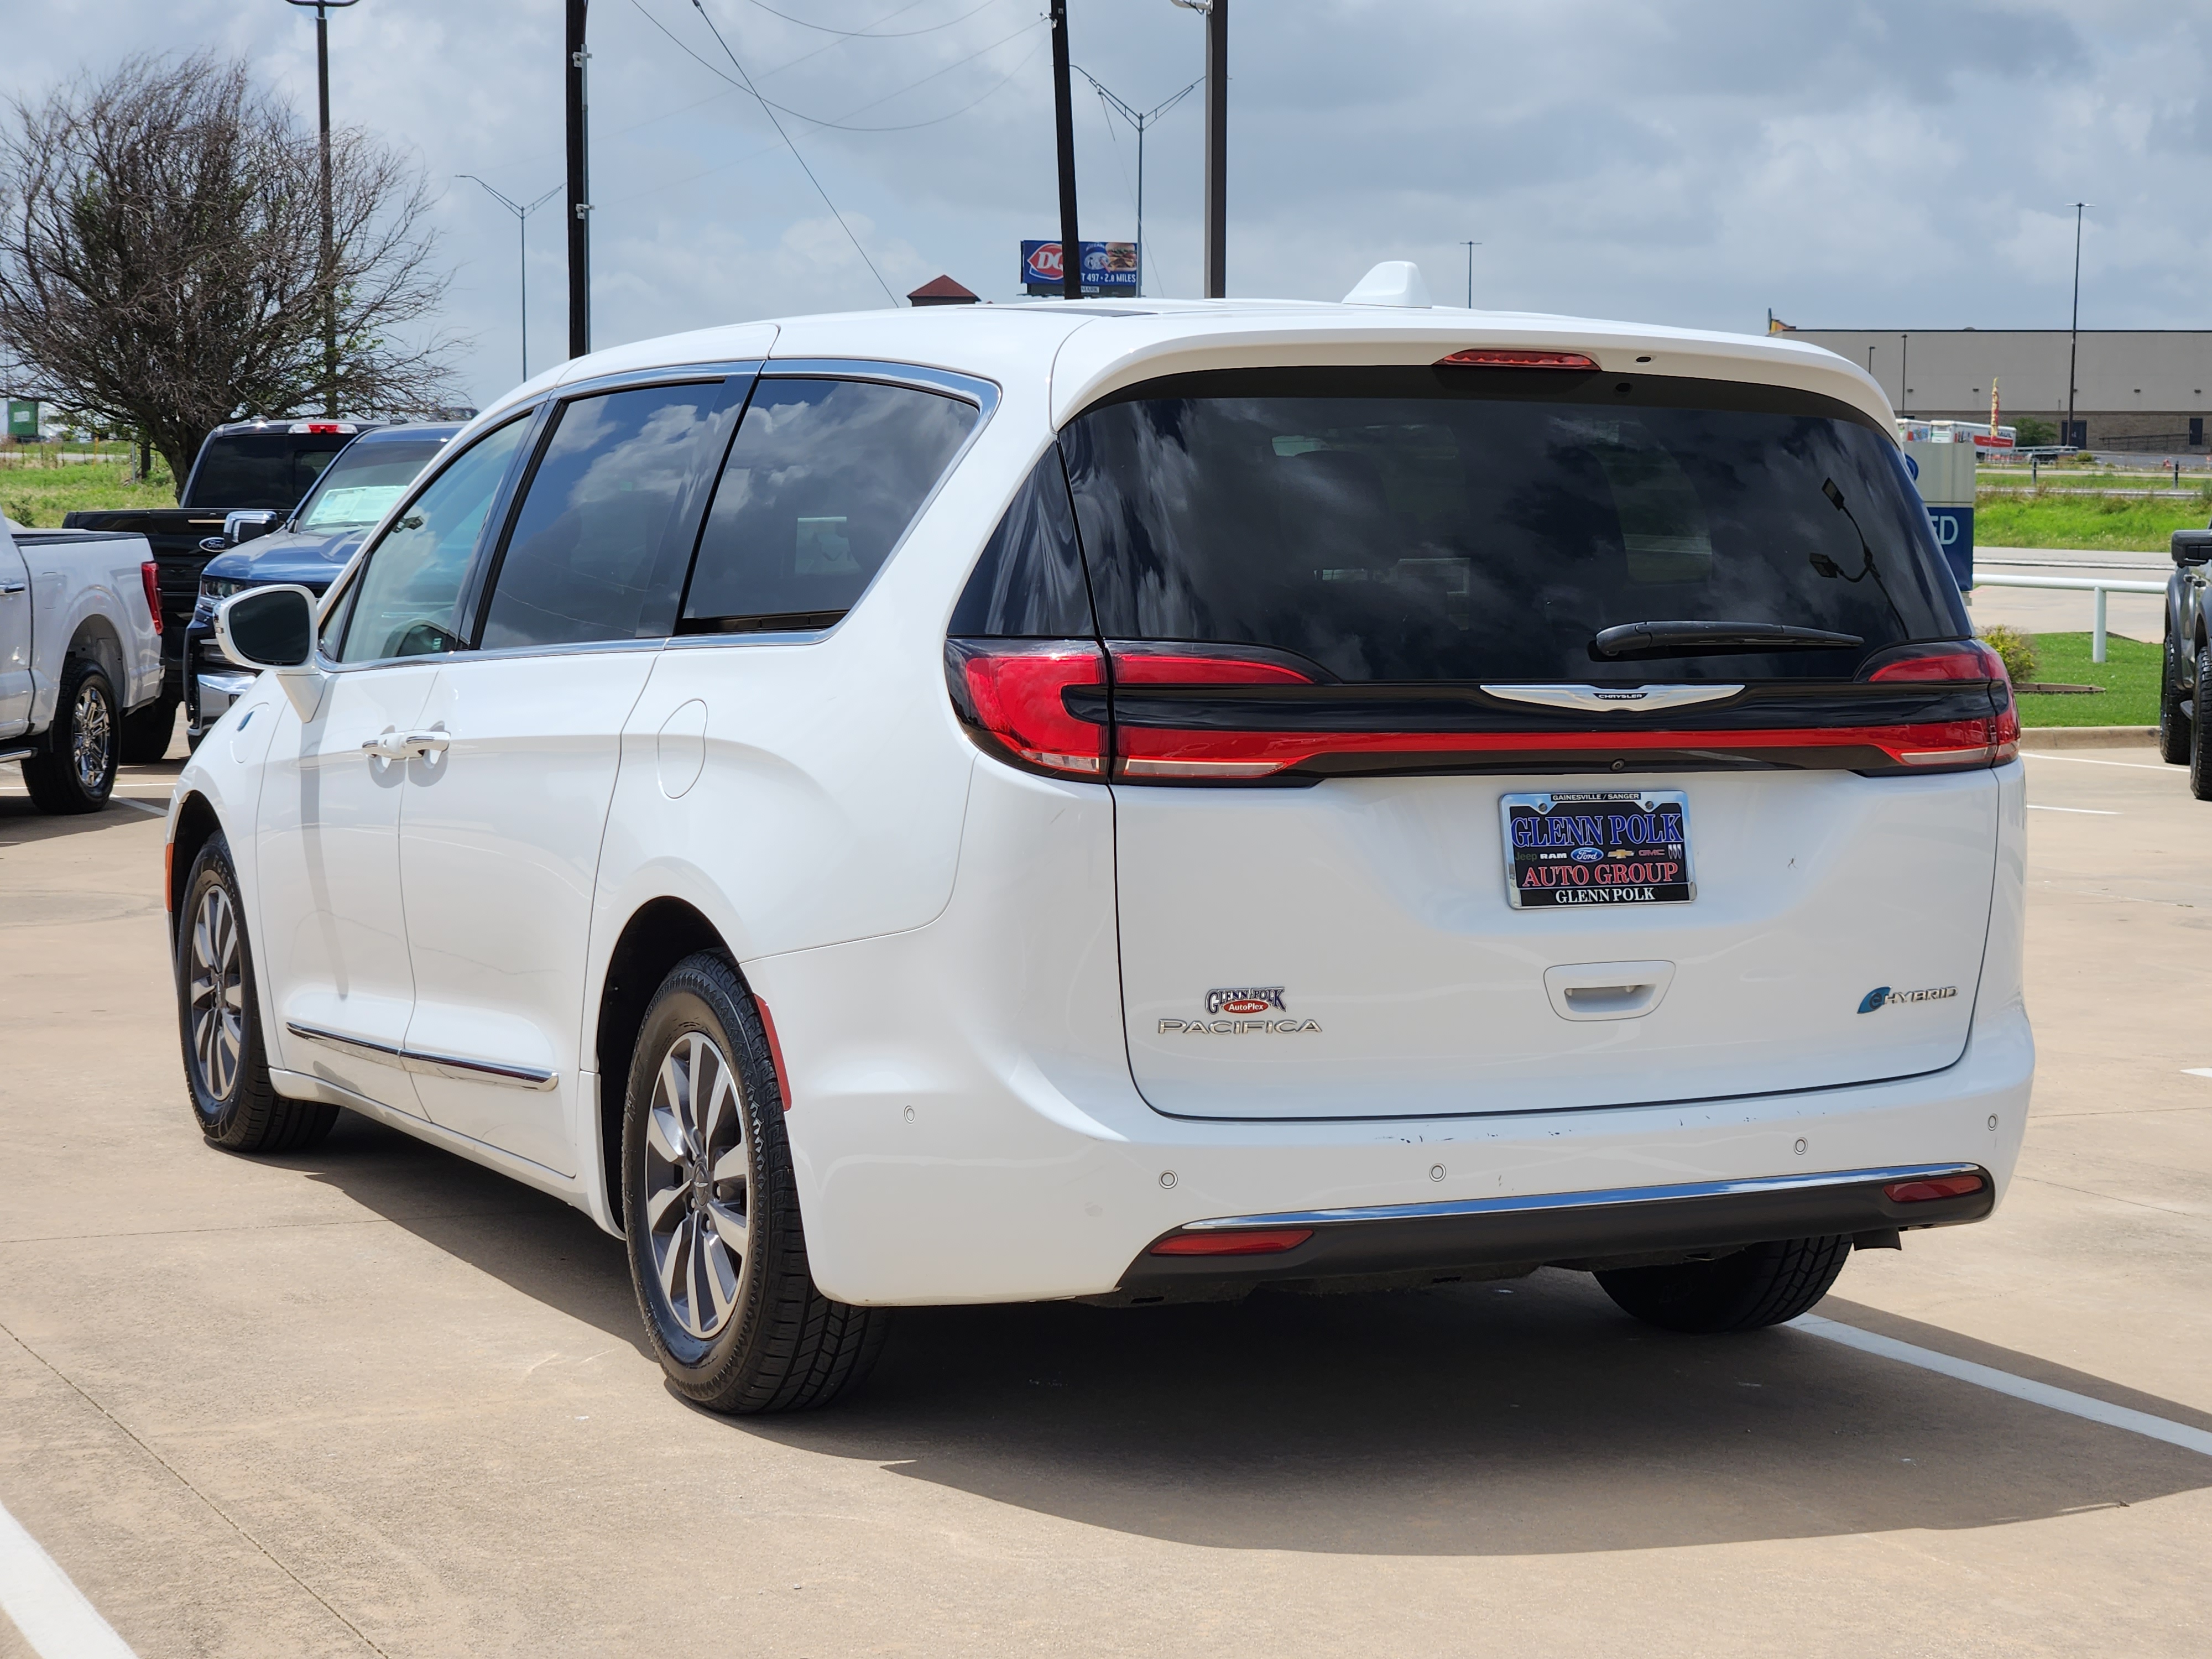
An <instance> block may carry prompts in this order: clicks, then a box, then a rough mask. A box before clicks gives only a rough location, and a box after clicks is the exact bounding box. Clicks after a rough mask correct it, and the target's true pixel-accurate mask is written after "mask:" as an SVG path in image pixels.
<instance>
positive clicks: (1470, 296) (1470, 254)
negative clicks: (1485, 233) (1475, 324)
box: [1460, 242, 1482, 311]
mask: <svg viewBox="0 0 2212 1659" xmlns="http://www.w3.org/2000/svg"><path fill="white" fill-rule="evenodd" d="M1460 246H1462V247H1463V248H1465V249H1466V250H1467V308H1468V310H1469V311H1472V310H1474V251H1475V249H1477V248H1479V247H1480V246H1482V244H1481V243H1480V242H1462V243H1461V244H1460Z"/></svg>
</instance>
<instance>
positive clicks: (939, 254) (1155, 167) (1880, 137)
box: [0, 0, 2212, 402]
mask: <svg viewBox="0 0 2212 1659" xmlns="http://www.w3.org/2000/svg"><path fill="white" fill-rule="evenodd" d="M703 5H704V8H705V10H704V13H703V14H702V11H701V10H700V9H699V3H698V0H592V31H591V33H592V51H593V53H594V58H593V62H592V198H593V201H594V203H595V204H596V206H597V208H598V212H597V214H596V216H595V221H594V225H593V252H592V260H593V268H594V280H593V295H594V298H593V304H594V340H595V343H599V344H611V343H616V342H617V341H622V340H628V339H635V338H639V337H646V336H650V335H653V334H659V333H665V332H670V331H675V330H678V329H685V328H694V327H699V326H702V325H707V324H709V323H714V322H722V321H732V320H738V319H747V318H755V317H769V316H776V315H780V314H783V313H791V312H799V311H820V310H829V309H842V308H846V307H860V306H869V305H881V304H884V303H886V302H887V301H886V300H885V289H886V288H888V289H889V290H890V292H891V293H893V294H899V295H903V294H904V293H905V292H906V291H907V290H908V289H912V288H914V287H915V286H917V285H918V284H919V283H922V282H924V281H926V280H927V279H928V278H930V277H932V276H936V275H938V274H939V272H940V271H942V272H949V273H950V274H951V275H952V276H956V277H957V278H958V279H959V280H961V281H962V282H963V283H967V284H968V285H969V287H970V288H973V289H975V290H977V291H978V292H979V293H981V294H982V295H984V296H985V297H986V298H990V299H1010V298H1013V297H1015V296H1016V295H1018V293H1019V291H1020V290H1019V283H1018V243H1019V242H1020V240H1021V239H1022V238H1023V237H1024V236H1051V235H1054V234H1056V232H1057V228H1058V227H1057V224H1056V216H1057V206H1056V200H1055V196H1054V173H1053V155H1052V120H1051V111H1052V76H1051V58H1050V52H1049V49H1048V40H1047V36H1046V32H1045V28H1044V27H1043V24H1042V21H1041V17H1042V3H1041V0H703ZM1234 5H1235V9H1234V11H1233V13H1232V19H1233V27H1232V29H1231V64H1232V70H1233V75H1232V82H1231V161H1230V213H1229V236H1230V247H1229V283H1230V292H1231V293H1232V294H1237V295H1288V296H1292V297H1297V298H1334V297H1336V296H1338V295H1341V294H1342V293H1343V292H1344V291H1345V289H1347V288H1348V287H1350V286H1351V285H1352V283H1353V282H1354V281H1356V280H1357V279H1358V276H1359V274H1360V273H1361V272H1362V271H1363V270H1365V269H1366V267H1367V266H1368V265H1370V264H1372V263H1373V262H1374V261H1376V260H1377V259H1383V258H1412V259H1416V260H1418V261H1419V262H1420V264H1421V265H1422V267H1423V269H1424V270H1425V271H1426V273H1427V275H1428V277H1429V281H1430V284H1431V288H1432V289H1433V290H1434V291H1435V293H1436V295H1437V298H1438V299H1439V300H1440V301H1443V300H1452V301H1457V300H1458V299H1461V298H1462V297H1464V289H1465V283H1466V277H1467V264H1466V262H1467V252H1466V250H1465V249H1464V248H1463V246H1462V243H1463V242H1465V241H1467V240H1470V239H1471V240H1477V241H1479V242H1480V244H1481V246H1479V247H1478V248H1476V249H1475V250H1474V296H1475V301H1476V303H1477V304H1479V305H1494V306H1498V307H1506V308H1512V309H1528V310H1539V311H1563V312H1582V313H1600V314H1606V315H1616V316H1624V317H1632V318H1638V319H1650V320H1656V321H1663V322H1670V323H1680V324H1687V325H1699V326H1708V327H1720V328H1737V329H1745V330H1750V331H1757V330H1758V329H1759V328H1760V327H1762V326H1763V325H1764V323H1765V315H1766V312H1767V309H1768V308H1769V307H1771V308H1772V309H1773V310H1774V311H1775V312H1776V313H1778V314H1779V315H1780V316H1782V317H1784V318H1785V319H1788V320H1790V322H1792V323H1796V324H1798V325H1802V326H1807V327H1814V326H1834V327H1854V326H1865V327H1872V326H1880V327H1887V328H1921V329H1926V328H1943V327H1957V326H1960V325H1966V324H1973V325H1978V326H1982V327H1997V326H2013V327H2042V326H2057V327H2063V326H2064V325H2065V323H2066V320H2067V305H2068V297H2069V282H2070V279H2071V276H2072V257H2073V229H2074V222H2073V213H2072V210H2071V209H2070V207H2069V205H2068V204H2070V203H2072V202H2075V201H2076V200H2081V199H2086V200H2088V201H2090V202H2093V203H2094V204H2096V205H2095V206H2093V208H2091V209H2090V210H2089V211H2088V214H2087V233H2086V237H2085V241H2084V247H2083V252H2082V301H2081V303H2082V314H2081V320H2082V324H2083V325H2084V326H2087V327H2106V328H2110V327H2192V328H2194V327H2204V326H2207V325H2212V306H2208V304H2207V303H2206V287H2207V284H2208V283H2212V230H2208V224H2207V216H2206V214H2205V212H2204V211H2203V204H2204V198H2205V196H2206V191H2207V185H2208V182H2212V173H2208V165H2207V164H2208V162H2212V94H2208V93H2207V92H2206V90H2205V88H2208V87H2212V63H2209V62H2208V58H2212V9H2205V10H2200V9H2198V8H2197V7H2195V6H2191V5H2174V4H2172V3H2158V4H2148V3H2146V4H2118V3H2099V0H2065V3H2042V0H2017V3H1994V0H1993V3H1986V4H1969V3H1956V4H1954V3H1947V0H1912V3H1905V0H1858V3H1853V0H1832V3H1825V4H1822V5H1820V6H1813V5H1807V4H1787V5H1774V4H1771V3H1765V4H1760V3H1750V0H1705V3H1695V4H1683V3H1680V0H1671V3H1669V0H1547V3H1545V4H1543V5H1540V6H1530V5H1528V4H1525V3H1511V4H1508V3H1497V0H1234ZM771 6H772V7H773V9H771ZM6 9H7V12H8V14H9V15H8V20H7V40H8V45H9V51H8V52H7V53H6V55H5V62H4V64H0V91H4V92H8V93H11V94H14V95H15V96H18V97H26V96H27V97H38V96H42V95H43V94H45V92H46V90H47V89H48V88H50V87H51V86H52V85H53V84H54V83H55V82H57V81H59V80H62V79H65V78H67V77H68V76H72V75H75V74H77V73H80V72H84V71H90V72H92V73H95V74H97V73H99V72H100V71H102V70H106V69H107V68H109V67H111V66H112V64H114V63H115V62H116V61H117V59H118V58H119V57H120V56H121V55H122V54H123V53H124V52H126V51H130V50H152V51H159V52H190V51H194V50H209V51H213V52H218V53H221V54H224V55H228V56H236V57H240V58H245V59H246V60H248V61H249V62H250V63H252V64H253V66H254V67H255V69H256V70H257V71H258V73H260V74H261V75H263V76H266V77H267V78H268V80H269V81H270V82H271V83H273V84H274V85H275V86H276V87H277V88H280V89H282V90H283V92H285V93H286V94H289V96H290V97H291V98H292V99H293V100H294V101H295V104H296V106H297V107H298V108H299V110H300V112H301V117H302V119H303V120H305V121H307V122H308V123H312V122H313V117H314V52H313V36H314V31H313V22H312V16H313V14H312V12H303V11H301V10H298V9H295V8H294V7H292V6H289V5H287V4H285V3H283V0H40V3H39V4H37V5H35V6H33V5H31V4H29V3H27V0H6ZM1069 10H1070V12H1071V14H1072V21H1071V25H1070V39H1071V40H1072V42H1073V53H1074V58H1075V61H1076V62H1077V63H1078V64H1080V65H1081V66H1082V67H1083V68H1084V69H1086V70H1089V71H1091V74H1093V75H1095V76H1097V78H1098V79H1099V80H1100V81H1102V82H1104V83H1105V84H1106V85H1107V86H1109V87H1110V88H1112V89H1113V90H1114V91H1115V93H1116V94H1119V95H1120V96H1121V98H1123V99H1124V100H1127V102H1128V103H1130V104H1131V105H1133V106H1136V107H1138V108H1139V109H1146V108H1150V107H1152V106H1154V105H1157V104H1158V103H1160V102H1162V101H1163V100H1166V99H1168V98H1170V97H1171V96H1173V95H1174V94H1176V92H1177V91H1178V90H1179V89H1180V88H1182V87H1183V86H1184V85H1185V84H1186V83H1187V82H1190V81H1191V80H1192V79H1194V77H1196V76H1198V75H1199V74H1200V71H1201V70H1202V69H1203V66H1204V25H1203V22H1202V21H1201V20H1200V18H1199V17H1198V16H1197V15H1195V14H1194V13H1191V12H1188V11H1185V10H1181V9H1176V7H1174V6H1172V5H1171V4H1170V3H1169V0H1069ZM561 15H562V11H561V6H560V4H559V3H558V0H361V3H360V4H358V5H356V6H355V7H354V8H352V9H350V10H348V11H345V12H342V13H336V14H333V18H332V22H331V36H332V69H331V78H332V102H333V106H334V118H335V119H336V120H337V121H338V122H339V123H341V124H356V125H362V126H365V127H368V128H369V129H371V130H373V131H375V132H376V133H378V134H380V136H382V137H385V138H386V139H387V140H389V141H390V142H392V143H395V144H398V145H401V146H404V147H405V148H406V149H408V150H409V151H410V152H411V153H412V154H413V155H414V156H415V157H416V158H417V160H418V161H419V162H420V164H421V166H422V169H423V171H424V172H425V173H426V174H427V175H428V177H429V178H430V179H431V180H432V181H433V182H434V184H435V186H436V187H437V188H438V189H439V190H440V191H441V192H442V194H441V200H440V203H439V205H438V208H437V211H436V222H437V224H438V227H439V231H440V235H441V252H442V256H443V257H444V258H446V259H447V260H448V261H449V262H450V264H451V265H452V268H453V270H454V272H455V278H454V282H453V289H452V292H451V303H450V314H449V316H448V317H447V322H448V323H449V324H450V325H452V326H453V327H455V328H457V329H459V331H463V332H464V333H466V334H468V335H470V336H471V337H473V345H472V347H471V349H469V350H468V351H467V352H466V353H465V356H463V358H462V360H461V365H460V367H461V369H462V374H463V380H464V382H465V385H466V386H467V387H468V389H469V391H470V392H471V395H472V397H473V398H474V400H476V401H478V402H483V401H489V398H491V397H492V396H493V395H495V393H496V392H499V391H501V390H502V389H503V388H505V387H506V386H509V385H511V384H513V381H514V380H516V379H518V378H519V377H520V368H521V355H520V354H521V345H522V342H521V338H520V330H519V328H518V318H517V307H516V296H517V288H518V280H517V279H518V271H517V250H516V237H515V226H514V221H513V219H512V218H511V217H510V216H508V214H507V212H506V210H503V209H501V208H500V207H498V206H497V205H496V204H495V203H493V202H492V201H491V200H490V199H489V197H486V196H485V195H484V194H483V192H482V191H479V190H478V189H477V186H476V185H472V184H470V183H467V182H465V181H462V180H459V179H456V178H455V176H454V175H456V174H459V173H480V174H482V175H483V177H484V178H486V179H489V180H490V181H491V182H492V183H493V184H494V185H497V186H498V187H499V188H500V189H501V190H503V191H506V192H507V194H508V195H510V196H513V197H520V198H522V199H525V200H527V199H529V198H530V197H535V196H537V195H538V194H539V193H540V192H541V191H545V190H547V189H550V188H552V187H554V186H556V185H559V184H560V182H561V179H562V125H561V121H562V102H561V100H562V83H561ZM710 19H711V21H712V22H713V23H714V26H715V27H719V28H720V31H721V34H722V37H723V39H724V40H726V42H727V43H728V46H729V48H730V49H731V51H732V52H734V54H735V55H736V58H737V59H738V62H740V63H741V64H743V65H744V70H745V71H747V72H748V73H749V74H750V76H751V77H752V79H753V81H754V82H755V84H756V85H757V87H758V88H759V91H760V93H761V94H763V96H764V97H766V98H768V99H769V100H773V101H774V102H775V103H777V104H779V105H781V106H785V108H786V109H787V111H790V112H795V113H787V114H784V115H783V116H782V117H781V118H782V120H783V124H784V127H785V130H786V131H787V132H788V134H789V135H790V137H791V138H792V140H793V141H794V142H795V143H796V145H797V148H798V150H799V155H801V156H803V157H804V158H805V163H806V165H807V166H808V167H811V170H812V173H813V175H814V177H815V179H817V180H818V181H819V185H820V190H819V191H817V188H816V186H815V185H813V184H811V183H810V182H809V181H808V178H807V175H806V173H805V172H804V171H802V169H801V167H800V166H799V162H798V161H795V160H794V159H793V154H792V151H791V149H789V148H787V145H786V143H785V142H784V141H783V139H781V138H780V137H778V135H777V133H776V131H775V128H774V127H773V126H772V125H770V124H769V119H768V118H767V116H766V114H765V112H763V109H762V107H761V106H760V105H759V103H757V101H756V100H754V99H753V98H752V97H750V95H748V94H746V93H745V92H744V91H743V90H741V89H739V88H738V87H737V86H735V85H733V84H732V82H733V80H734V79H735V78H736V73H735V71H734V70H732V67H731V61H730V58H727V57H726V56H725V55H724V52H723V50H722V48H721V47H720V46H717V44H716V42H715V39H714V34H713V33H711V32H710V31H709V29H708V20H710ZM801 19H803V20H805V21H797V20H801ZM1077 86H1078V88H1079V92H1078V102H1077V143H1078V149H1079V173H1080V188H1081V192H1082V228H1083V233H1084V234H1085V236H1087V237H1113V238H1127V237H1129V236H1131V235H1133V234H1134V232H1135V191H1134V186H1135V181H1136V159H1137V158H1136V143H1135V135H1134V134H1133V132H1132V131H1130V130H1129V129H1128V128H1127V126H1126V125H1121V123H1119V122H1118V121H1111V120H1109V118H1108V117H1107V116H1106V114H1105V112H1104V111H1103V108H1102V106H1101V104H1100V101H1099V100H1098V99H1097V96H1096V95H1094V94H1092V93H1091V91H1090V90H1089V88H1088V87H1087V86H1086V85H1085V83H1084V82H1082V81H1081V80H1080V79H1079V80H1078V82H1077ZM1199 161H1200V100H1199V97H1198V95H1196V94H1194V95H1193V96H1191V97H1190V98H1188V99H1187V100H1185V101H1184V102H1183V103H1182V104H1181V105H1180V106H1177V107H1176V109H1174V110H1173V111H1171V112H1169V113H1168V114H1166V115H1164V116H1163V117H1162V118H1160V119H1159V121H1158V125H1157V126H1156V127H1154V128H1153V129H1152V131H1151V133H1150V135H1149V137H1147V140H1146V149H1145V217H1146V241H1147V242H1148V244H1149V245H1150V246H1149V258H1148V265H1149V271H1148V281H1149V282H1150V283H1152V285H1153V289H1154V291H1157V292H1162V293H1166V294H1172V295H1192V294H1195V293H1196V292H1197V289H1198V284H1199V280H1200V266H1199V251H1200V244H1199V238H1200V224H1199V213H1198V208H1199V189H1200V178H1199ZM823 192H826V195H827V198H828V200H829V201H830V202H834V203H835V204H836V210H837V211H838V212H839V213H841V214H842V218H843V226H842V228H841V226H840V223H839V222H838V219H837V218H836V216H833V215H832V212H831V210H830V209H829V207H828V206H827V205H825V202H824V194H823ZM559 206H560V204H559V202H558V200H557V198H556V200H555V201H554V202H552V203H550V204H548V206H547V207H545V208H544V209H543V210H540V212H539V213H538V215H537V216H535V217H533V218H532V220H531V221H530V222H529V225H528V229H527V238H528V259H527V271H528V281H529V298H530V304H531V312H530V330H529V333H530V338H529V347H530V355H531V361H532V365H533V367H535V368H544V367H545V366H546V365H547V364H548V363H550V362H551V361H552V359H553V357H554V356H556V354H559V353H560V352H562V350H564V349H565V340H566V334H567V327H566V319H565V312H564V309H563V307H564V306H565V303H566V278H565V265H564V263H563V260H564V254H563V249H562V227H561V222H560V220H559V217H558V210H559ZM848 231H849V235H848ZM855 241H857V242H858V244H859V246H860V249H862V250H865V252H866V261H867V262H872V264H873V267H874V270H873V271H871V270H870V268H869V263H866V262H864V261H863V258H861V255H860V253H859V252H856V251H855V247H854V243H855ZM878 273H879V276H880V281H879V280H878Z"/></svg>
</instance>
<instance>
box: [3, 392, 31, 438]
mask: <svg viewBox="0 0 2212 1659" xmlns="http://www.w3.org/2000/svg"><path fill="white" fill-rule="evenodd" d="M8 435H9V437H11V438H13V439H14V440H15V441H16V442H17V443H36V442H37V441H39V406H38V404H34V403H31V402H29V401H27V400H26V399H24V398H9V399H8Z"/></svg>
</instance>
